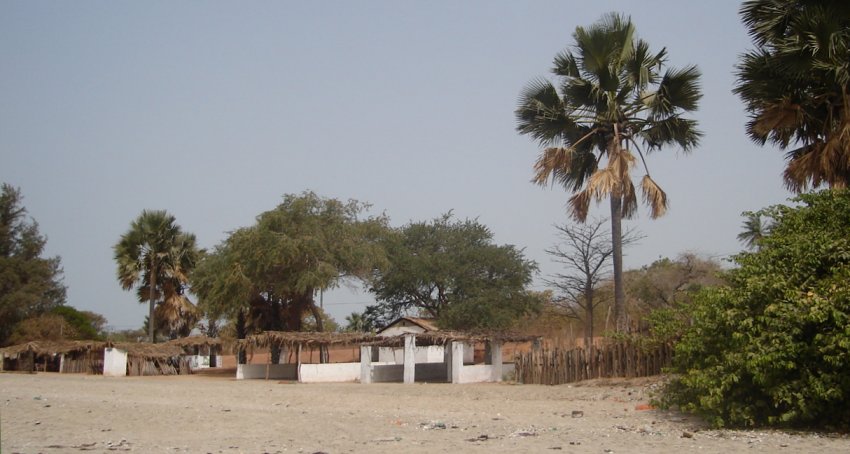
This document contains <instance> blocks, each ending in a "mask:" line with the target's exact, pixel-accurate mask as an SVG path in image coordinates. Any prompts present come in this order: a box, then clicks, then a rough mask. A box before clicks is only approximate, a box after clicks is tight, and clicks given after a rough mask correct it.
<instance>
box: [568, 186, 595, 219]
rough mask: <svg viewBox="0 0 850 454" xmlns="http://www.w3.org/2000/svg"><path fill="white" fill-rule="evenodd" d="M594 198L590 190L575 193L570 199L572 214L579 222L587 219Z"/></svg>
mask: <svg viewBox="0 0 850 454" xmlns="http://www.w3.org/2000/svg"><path fill="white" fill-rule="evenodd" d="M592 198H593V195H592V194H591V193H590V192H589V191H588V190H584V191H579V192H577V193H575V194H573V196H572V197H570V201H569V207H570V215H571V216H572V217H573V218H574V219H575V220H577V221H578V222H584V221H585V220H586V219H587V213H588V211H590V201H591V199H592Z"/></svg>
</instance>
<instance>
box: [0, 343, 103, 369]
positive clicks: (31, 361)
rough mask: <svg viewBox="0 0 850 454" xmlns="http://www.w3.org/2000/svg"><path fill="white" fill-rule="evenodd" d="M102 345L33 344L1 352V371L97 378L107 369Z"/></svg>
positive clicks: (0, 349)
mask: <svg viewBox="0 0 850 454" xmlns="http://www.w3.org/2000/svg"><path fill="white" fill-rule="evenodd" d="M105 345H106V343H105V342H102V341H92V340H64V341H31V342H26V343H23V344H18V345H12V346H9V347H5V348H0V362H2V367H0V370H18V371H21V372H35V371H37V370H41V371H52V372H66V373H74V372H82V373H92V374H97V373H100V371H102V368H103V348H104V346H105Z"/></svg>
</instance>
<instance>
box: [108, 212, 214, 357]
mask: <svg viewBox="0 0 850 454" xmlns="http://www.w3.org/2000/svg"><path fill="white" fill-rule="evenodd" d="M113 249H114V251H115V261H116V263H117V264H118V282H119V283H120V284H121V287H122V288H123V289H124V290H130V289H132V288H133V287H137V292H136V293H137V295H138V297H139V301H140V302H142V303H144V302H145V300H147V301H148V302H149V304H150V310H149V315H148V319H149V320H157V317H156V316H155V309H156V302H157V301H160V300H161V301H163V302H164V303H168V302H170V303H171V306H174V307H173V308H172V307H169V308H165V307H164V308H163V309H162V310H161V313H162V314H163V315H166V316H167V315H168V314H175V313H177V314H179V313H181V312H182V310H183V309H185V305H184V302H185V301H184V300H183V299H184V298H185V297H184V296H183V289H184V286H185V285H186V284H187V283H188V281H189V275H190V273H191V272H192V269H193V268H194V267H195V263H196V262H197V260H198V257H199V252H198V249H197V247H196V245H195V235H193V234H190V233H184V232H183V231H182V229H181V228H180V226H179V225H177V224H176V223H175V218H174V216H172V215H170V214H168V213H167V212H166V211H164V210H159V211H149V210H144V211H142V214H141V215H139V217H138V218H136V220H134V221H133V222H132V223H131V224H130V229H129V230H128V231H127V232H126V233H125V234H124V235H122V236H121V239H120V240H119V241H118V243H117V244H116V245H115V246H114V248H113ZM190 304H191V303H190ZM172 309H173V310H172ZM154 325H155V323H148V335H149V336H150V341H151V342H155V341H156V333H155V329H154V328H155V326H154Z"/></svg>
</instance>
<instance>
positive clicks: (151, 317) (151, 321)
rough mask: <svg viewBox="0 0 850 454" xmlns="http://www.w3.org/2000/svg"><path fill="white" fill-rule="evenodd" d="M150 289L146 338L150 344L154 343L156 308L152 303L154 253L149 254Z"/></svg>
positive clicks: (154, 284) (154, 281) (154, 282)
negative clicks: (149, 340)
mask: <svg viewBox="0 0 850 454" xmlns="http://www.w3.org/2000/svg"><path fill="white" fill-rule="evenodd" d="M150 284H151V287H150V289H149V290H150V293H148V295H150V308H149V311H148V336H149V337H150V339H151V343H152V344H155V343H156V329H155V326H154V325H156V323H155V321H154V315H153V313H154V309H155V308H156V302H155V301H154V292H155V290H156V253H155V252H152V253H151V282H150Z"/></svg>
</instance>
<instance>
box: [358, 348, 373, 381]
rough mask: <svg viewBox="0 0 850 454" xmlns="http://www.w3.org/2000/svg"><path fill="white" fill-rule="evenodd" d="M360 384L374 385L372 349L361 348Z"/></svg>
mask: <svg viewBox="0 0 850 454" xmlns="http://www.w3.org/2000/svg"><path fill="white" fill-rule="evenodd" d="M360 383H362V384H364V385H365V384H368V383H372V347H369V346H367V345H361V346H360Z"/></svg>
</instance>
